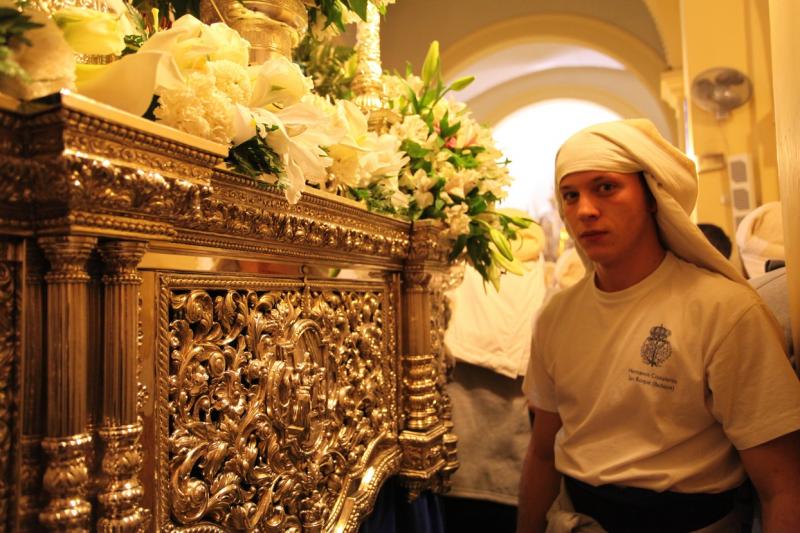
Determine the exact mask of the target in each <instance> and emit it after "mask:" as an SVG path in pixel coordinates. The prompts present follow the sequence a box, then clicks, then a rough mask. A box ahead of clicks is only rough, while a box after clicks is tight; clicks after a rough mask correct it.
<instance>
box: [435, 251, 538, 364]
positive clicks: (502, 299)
mask: <svg viewBox="0 0 800 533" xmlns="http://www.w3.org/2000/svg"><path fill="white" fill-rule="evenodd" d="M524 265H525V269H526V272H525V274H523V275H522V276H517V275H513V274H506V275H504V276H503V279H502V281H501V283H500V291H499V292H498V291H495V290H493V289H491V288H487V286H486V284H485V283H484V282H483V279H482V278H481V276H480V274H478V272H477V271H476V270H475V269H473V268H472V267H469V266H467V268H466V270H465V272H464V281H463V282H462V283H461V285H459V286H458V287H456V288H455V289H454V290H452V291H450V292H449V293H448V297H449V298H450V302H451V306H452V310H453V314H452V317H451V318H450V323H449V324H448V326H447V332H446V333H445V337H444V342H445V345H446V346H447V349H448V350H449V351H450V353H451V354H453V356H454V357H455V358H456V359H457V360H459V361H465V362H467V363H471V364H473V365H478V366H482V367H484V368H488V369H489V370H492V371H494V372H497V373H498V374H502V375H503V376H506V377H509V378H512V379H514V378H516V377H517V376H521V375H524V374H525V370H526V368H527V367H528V357H529V356H530V352H531V334H532V331H533V322H534V315H535V313H536V311H537V310H538V309H539V307H540V306H541V305H542V302H543V301H544V297H545V293H546V287H545V282H544V262H543V260H542V259H541V258H540V259H539V260H537V261H531V262H527V263H524Z"/></svg>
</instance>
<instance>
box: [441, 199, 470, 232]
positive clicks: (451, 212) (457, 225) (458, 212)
mask: <svg viewBox="0 0 800 533" xmlns="http://www.w3.org/2000/svg"><path fill="white" fill-rule="evenodd" d="M468 210H469V208H468V207H467V205H466V204H457V205H453V206H450V207H445V208H444V216H445V220H446V223H447V226H448V228H447V230H446V233H447V235H448V236H449V237H451V238H454V239H455V238H457V237H458V236H459V235H463V234H465V233H469V222H470V218H469V216H468V215H467V211H468Z"/></svg>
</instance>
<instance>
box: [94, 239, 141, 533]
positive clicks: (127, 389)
mask: <svg viewBox="0 0 800 533" xmlns="http://www.w3.org/2000/svg"><path fill="white" fill-rule="evenodd" d="M146 249H147V243H146V242H139V241H119V240H114V241H107V242H103V243H102V244H101V245H100V255H101V257H102V259H103V263H104V265H105V269H104V274H103V284H104V286H105V289H104V293H103V295H104V298H103V301H104V304H105V307H104V324H103V325H104V327H103V331H104V343H103V355H104V358H103V390H102V395H103V400H102V415H101V420H100V424H101V426H100V430H99V435H100V438H101V439H102V445H103V456H102V463H101V464H102V466H101V468H102V475H103V478H102V483H101V487H100V492H99V494H98V497H97V499H98V501H99V502H100V507H101V512H100V519H99V521H98V523H97V529H98V531H105V532H128V531H140V530H143V529H144V525H145V518H146V514H145V511H144V509H143V508H142V507H141V505H140V504H141V500H142V496H143V495H144V488H143V487H142V483H141V481H140V480H139V472H140V471H141V469H142V461H143V455H142V446H141V443H140V441H139V439H140V437H141V433H142V425H141V423H140V422H139V420H138V416H137V389H138V382H137V379H136V376H137V374H136V372H137V368H136V364H137V363H136V352H137V341H138V291H139V285H140V284H141V282H142V279H141V277H140V276H139V273H138V271H137V270H136V267H137V265H138V264H139V261H140V260H141V259H142V256H143V255H144V253H145V250H146Z"/></svg>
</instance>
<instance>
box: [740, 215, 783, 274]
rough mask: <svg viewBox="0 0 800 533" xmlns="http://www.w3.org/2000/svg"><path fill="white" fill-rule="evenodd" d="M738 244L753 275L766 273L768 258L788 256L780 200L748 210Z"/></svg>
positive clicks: (746, 267) (748, 272)
mask: <svg viewBox="0 0 800 533" xmlns="http://www.w3.org/2000/svg"><path fill="white" fill-rule="evenodd" d="M736 244H737V245H738V246H739V254H740V255H741V256H742V263H744V268H745V270H746V271H747V275H748V276H750V277H751V278H752V277H754V276H759V275H761V274H763V273H764V271H765V270H764V267H765V265H766V262H767V260H768V259H786V255H785V251H784V247H783V218H782V213H781V204H780V202H768V203H766V204H764V205H762V206H759V207H757V208H755V209H753V210H752V211H750V212H749V213H747V215H746V216H745V217H744V218H743V219H742V221H741V222H740V223H739V227H738V228H736Z"/></svg>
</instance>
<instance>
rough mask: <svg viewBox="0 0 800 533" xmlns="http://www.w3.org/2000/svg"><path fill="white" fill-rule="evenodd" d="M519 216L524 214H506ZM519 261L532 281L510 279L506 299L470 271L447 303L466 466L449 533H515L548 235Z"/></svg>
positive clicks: (518, 248)
mask: <svg viewBox="0 0 800 533" xmlns="http://www.w3.org/2000/svg"><path fill="white" fill-rule="evenodd" d="M503 211H504V212H506V213H508V214H512V215H514V216H526V217H527V216H528V214H527V213H524V212H516V211H514V210H510V209H504V210H503ZM519 235H520V237H521V238H522V239H521V244H518V240H519V239H518V240H516V241H512V243H511V245H512V248H514V254H515V255H516V256H517V257H518V258H519V259H520V260H521V261H523V263H524V265H525V269H526V273H525V274H524V275H522V276H516V275H513V274H506V275H504V276H503V278H502V280H501V282H500V292H499V293H498V292H496V291H495V290H494V289H492V288H491V287H486V286H485V285H484V283H483V280H482V279H481V277H480V275H479V274H478V273H477V272H476V271H475V270H474V269H472V268H471V267H467V268H466V271H465V273H464V281H463V283H462V284H461V285H460V286H459V287H457V288H456V289H455V290H453V291H451V292H450V294H449V295H448V296H449V298H450V300H451V306H452V312H453V314H452V318H451V320H450V324H449V326H448V329H447V333H446V335H445V345H446V347H447V349H448V351H449V352H450V354H451V355H452V356H453V357H455V359H456V365H455V370H454V374H453V382H452V383H450V384H449V385H448V393H449V394H450V398H451V400H452V403H453V423H454V425H455V428H454V431H455V433H456V435H458V439H459V440H458V457H459V462H460V464H461V466H460V467H459V469H458V471H457V472H456V473H455V474H454V475H453V478H452V490H451V491H450V492H449V493H448V494H447V495H446V497H445V498H443V501H444V509H445V528H446V530H447V531H451V532H462V531H493V532H503V531H514V529H515V525H516V505H517V491H518V487H519V472H520V468H521V465H522V458H523V455H524V453H525V449H526V446H527V444H528V440H529V438H530V422H529V419H528V407H527V401H526V399H525V397H524V396H523V395H522V393H521V385H522V378H521V377H520V376H521V375H522V374H524V372H525V369H526V368H527V364H528V357H529V355H530V341H531V333H532V327H533V319H534V314H535V312H536V310H537V309H538V307H539V306H540V305H541V304H542V302H543V300H544V297H545V292H546V291H545V283H544V260H543V258H542V257H540V255H541V251H542V247H543V246H544V233H543V232H542V230H541V228H539V227H538V226H532V227H531V228H528V229H527V230H523V231H520V232H519Z"/></svg>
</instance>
